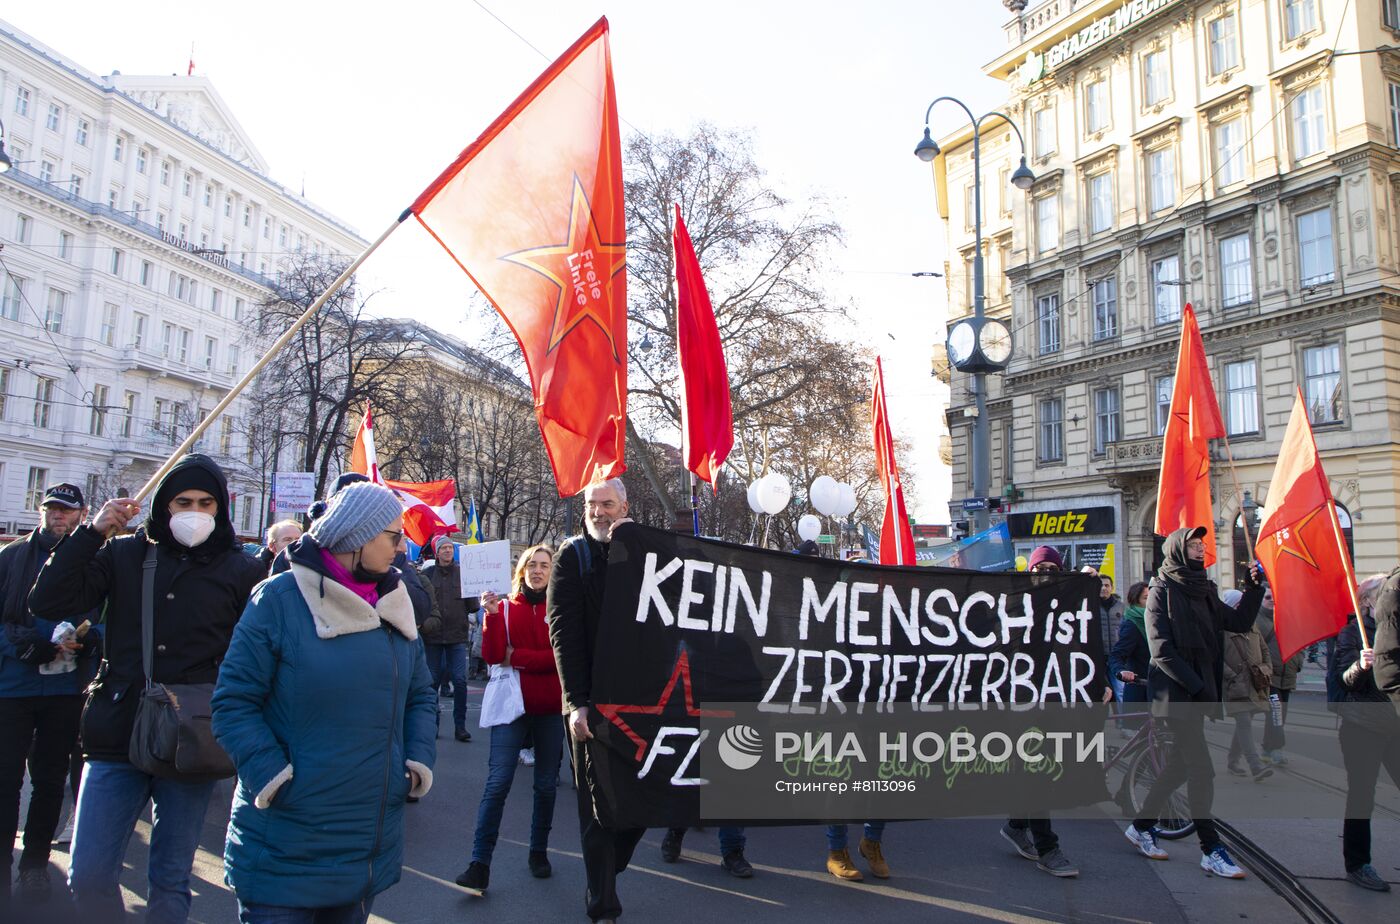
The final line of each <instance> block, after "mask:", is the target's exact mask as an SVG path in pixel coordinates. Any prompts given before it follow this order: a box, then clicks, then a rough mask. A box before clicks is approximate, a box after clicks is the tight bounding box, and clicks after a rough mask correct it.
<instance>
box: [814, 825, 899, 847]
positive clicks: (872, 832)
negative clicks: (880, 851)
mask: <svg viewBox="0 0 1400 924" xmlns="http://www.w3.org/2000/svg"><path fill="white" fill-rule="evenodd" d="M884 834H885V823H884V822H883V821H867V822H866V823H865V839H866V840H867V841H876V842H878V841H879V840H880V838H881V837H883V836H884ZM826 849H827V850H845V849H846V826H845V825H827V826H826Z"/></svg>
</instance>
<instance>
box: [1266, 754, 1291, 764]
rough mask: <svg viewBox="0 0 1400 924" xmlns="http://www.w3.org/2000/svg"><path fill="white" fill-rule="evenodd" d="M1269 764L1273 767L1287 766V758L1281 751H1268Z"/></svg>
mask: <svg viewBox="0 0 1400 924" xmlns="http://www.w3.org/2000/svg"><path fill="white" fill-rule="evenodd" d="M1269 762H1270V763H1272V764H1273V765H1274V766H1275V767H1287V766H1288V758H1287V757H1285V756H1284V753H1283V752H1282V751H1270V752H1269Z"/></svg>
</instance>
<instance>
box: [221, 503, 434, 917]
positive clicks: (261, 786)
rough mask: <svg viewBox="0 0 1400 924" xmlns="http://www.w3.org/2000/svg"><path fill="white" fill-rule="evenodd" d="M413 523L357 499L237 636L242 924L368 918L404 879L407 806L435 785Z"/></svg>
mask: <svg viewBox="0 0 1400 924" xmlns="http://www.w3.org/2000/svg"><path fill="white" fill-rule="evenodd" d="M402 528H403V519H402V514H401V508H400V506H399V502H398V500H397V499H396V498H395V497H394V495H393V494H392V493H391V492H390V491H388V490H387V489H385V488H383V487H381V486H379V485H375V484H369V483H361V484H354V485H351V486H350V487H348V488H345V489H344V490H342V491H341V492H340V493H338V494H337V495H336V496H335V499H334V500H333V501H332V502H331V505H330V507H329V508H327V510H326V513H325V515H324V516H322V517H321V518H320V519H319V520H317V521H316V522H315V523H314V524H313V525H312V528H311V531H310V532H308V533H307V534H306V536H304V537H302V538H301V539H300V540H299V541H298V542H297V543H296V544H295V545H293V546H291V547H290V548H289V549H288V555H289V558H290V561H291V569H290V570H289V571H288V572H286V573H283V574H280V575H278V576H276V577H274V578H272V579H270V580H268V581H265V582H264V583H262V584H260V585H259V586H258V588H257V590H256V591H255V592H254V593H253V596H252V599H251V600H250V601H249V603H248V608H247V609H246V610H245V611H244V613H243V618H242V619H241V620H240V621H239V623H238V628H237V629H236V630H235V631H234V633H233V641H232V643H231V644H230V645H229V650H228V655H227V657H226V658H225V660H224V663H223V666H222V668H221V669H220V671H219V682H218V686H217V688H216V689H215V693H214V700H213V724H214V733H215V735H217V736H218V739H219V743H220V744H221V745H223V747H224V749H225V750H227V751H228V753H229V756H230V757H232V758H233V762H234V764H235V765H236V766H237V767H238V787H237V791H236V792H235V794H234V800H233V814H232V817H231V818H230V820H229V829H228V842H227V844H226V846H225V850H224V866H225V878H226V879H227V881H228V884H229V885H230V886H231V887H232V888H233V890H234V892H235V894H236V895H237V896H238V904H239V920H240V921H242V922H244V924H253V922H261V921H267V920H273V919H276V920H285V918H284V917H281V916H279V915H286V914H287V913H288V911H289V910H291V909H299V910H303V911H307V912H308V920H310V916H309V912H310V910H311V909H315V910H317V911H319V912H320V913H321V915H322V917H325V918H331V919H334V920H336V921H344V922H347V924H352V922H363V921H365V920H366V919H367V918H368V916H369V910H370V904H371V902H372V900H373V898H374V896H375V895H377V894H378V893H380V892H382V891H384V890H385V889H387V888H389V887H390V886H391V885H393V884H394V883H396V882H398V880H399V874H400V865H401V860H402V856H403V805H404V801H405V799H406V798H407V797H408V796H409V795H410V794H412V795H414V796H421V795H423V794H424V793H426V792H427V791H428V789H429V787H431V786H432V780H433V774H432V765H433V762H434V760H435V757H436V746H435V743H434V740H433V739H434V730H435V728H434V727H435V725H436V719H437V703H436V697H435V696H434V694H433V690H432V681H431V680H430V677H429V673H428V666H427V662H426V661H425V660H424V658H423V650H422V646H421V645H419V644H418V633H417V630H416V628H415V625H414V619H413V605H412V603H411V602H410V600H409V597H408V594H407V592H406V591H405V589H404V587H403V586H402V585H401V584H400V583H399V578H398V575H397V573H396V572H395V571H394V570H393V569H392V567H391V562H392V561H393V558H394V554H395V551H396V548H397V545H398V540H399V538H400V536H401V535H402V532H401V530H402ZM317 919H318V920H320V919H322V918H320V917H318V918H317Z"/></svg>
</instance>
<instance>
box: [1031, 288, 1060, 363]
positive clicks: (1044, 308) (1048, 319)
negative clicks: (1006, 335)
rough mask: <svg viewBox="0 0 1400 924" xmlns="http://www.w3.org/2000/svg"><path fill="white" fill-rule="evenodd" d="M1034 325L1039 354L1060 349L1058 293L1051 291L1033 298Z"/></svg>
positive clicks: (1055, 351)
mask: <svg viewBox="0 0 1400 924" xmlns="http://www.w3.org/2000/svg"><path fill="white" fill-rule="evenodd" d="M1035 317H1036V326H1037V328H1038V329H1039V333H1040V355H1041V356H1044V355H1046V354H1047V353H1058V352H1059V351H1060V293H1058V292H1051V293H1050V294H1048V295H1042V296H1040V297H1039V298H1037V299H1036V300H1035Z"/></svg>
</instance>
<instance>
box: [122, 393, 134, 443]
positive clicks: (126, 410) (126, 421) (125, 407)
mask: <svg viewBox="0 0 1400 924" xmlns="http://www.w3.org/2000/svg"><path fill="white" fill-rule="evenodd" d="M135 419H136V392H134V391H129V392H127V393H126V399H125V400H124V401H123V403H122V436H131V424H132V421H134V420H135Z"/></svg>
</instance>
